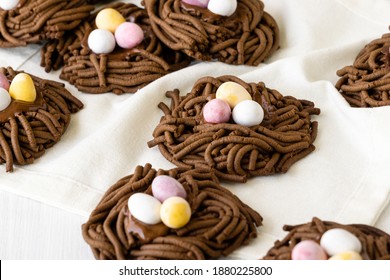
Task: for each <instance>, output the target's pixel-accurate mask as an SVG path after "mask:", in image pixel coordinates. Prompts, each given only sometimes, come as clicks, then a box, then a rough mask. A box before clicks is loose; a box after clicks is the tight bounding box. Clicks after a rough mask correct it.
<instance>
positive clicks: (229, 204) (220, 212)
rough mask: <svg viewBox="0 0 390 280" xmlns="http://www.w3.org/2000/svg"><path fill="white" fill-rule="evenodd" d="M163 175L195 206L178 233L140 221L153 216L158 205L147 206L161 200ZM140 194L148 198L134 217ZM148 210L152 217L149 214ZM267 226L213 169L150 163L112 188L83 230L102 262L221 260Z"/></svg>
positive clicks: (164, 226)
mask: <svg viewBox="0 0 390 280" xmlns="http://www.w3.org/2000/svg"><path fill="white" fill-rule="evenodd" d="M163 175H168V176H170V177H171V178H168V179H171V180H173V179H176V180H177V181H178V182H179V184H181V186H182V188H183V189H184V190H185V193H186V198H185V200H186V201H188V204H189V208H190V218H189V221H188V223H187V224H186V225H184V226H182V227H179V228H176V229H174V228H170V227H168V226H166V225H165V222H164V223H162V222H157V223H155V224H150V223H148V224H147V223H144V222H141V221H140V220H138V219H137V218H135V217H134V216H136V215H135V214H136V213H137V212H138V215H140V213H141V217H142V216H143V215H149V214H150V215H152V214H153V213H152V212H153V210H154V208H155V207H148V206H145V205H146V203H148V202H149V201H150V200H154V199H156V198H154V197H152V195H156V189H155V186H156V185H157V183H156V180H155V179H156V178H158V177H163ZM165 179H166V178H165ZM152 182H153V185H154V186H153V192H152V186H151V185H152ZM160 182H161V181H160ZM165 187H166V186H164V187H163V188H165ZM146 194H147V195H146ZM137 196H138V198H139V197H140V196H141V197H144V196H147V197H148V199H146V200H145V201H142V203H139V205H136V206H135V207H136V208H131V209H133V210H132V213H134V214H131V213H130V212H129V207H128V203H129V204H130V203H131V202H130V200H129V198H130V197H131V199H132V203H133V204H132V205H135V203H134V201H136V197H137ZM170 199H174V200H175V199H177V197H176V198H175V197H173V198H172V197H171V198H167V199H166V200H165V201H164V202H163V203H162V206H161V212H163V208H166V207H165V206H164V205H166V203H167V201H169V200H170ZM183 200H184V199H183ZM140 202H141V201H140ZM137 206H138V207H145V208H147V209H145V210H144V211H143V212H142V211H137V210H140V209H139V208H137ZM130 207H131V206H130ZM157 210H158V209H157ZM175 210H178V208H177V209H175ZM148 211H150V213H146V212H148ZM178 211H180V210H178ZM157 215H159V213H157ZM161 216H163V214H161ZM174 216H176V215H175V214H174ZM163 221H164V220H163ZM261 222H262V218H261V216H260V215H259V214H258V213H257V212H256V211H254V210H253V209H251V208H250V207H248V206H247V205H245V204H244V203H242V202H241V201H240V200H239V199H238V198H237V197H236V196H234V195H233V194H232V193H231V192H230V191H228V190H227V189H225V188H223V187H222V186H220V185H219V182H218V179H217V178H216V177H215V176H214V175H213V174H212V173H210V172H209V171H208V170H202V169H193V170H187V171H185V170H183V169H178V168H176V169H172V170H169V171H163V170H159V171H156V170H154V169H153V168H152V167H151V165H150V164H146V165H145V166H144V167H142V166H138V167H137V168H136V169H135V171H134V174H132V175H129V176H126V177H124V178H122V179H120V180H119V181H118V182H117V183H116V184H114V185H113V186H112V187H110V188H109V189H108V190H107V192H106V193H105V194H104V196H103V198H102V200H101V201H100V202H99V204H98V205H97V207H96V209H95V210H94V211H93V212H92V213H91V215H90V217H89V220H88V221H87V222H86V223H85V224H84V225H83V226H82V232H83V237H84V239H85V241H86V242H87V243H88V244H89V245H90V247H91V249H92V251H93V253H94V255H95V257H96V259H216V258H219V257H220V256H226V255H228V254H230V253H231V252H233V251H234V250H235V249H237V248H239V247H240V246H242V245H245V244H247V243H248V242H249V241H250V240H251V239H252V238H255V237H256V236H257V231H256V226H260V225H261Z"/></svg>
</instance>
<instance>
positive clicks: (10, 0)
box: [0, 0, 19, 11]
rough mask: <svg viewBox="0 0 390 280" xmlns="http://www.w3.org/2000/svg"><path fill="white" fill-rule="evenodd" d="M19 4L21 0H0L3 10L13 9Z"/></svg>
mask: <svg viewBox="0 0 390 280" xmlns="http://www.w3.org/2000/svg"><path fill="white" fill-rule="evenodd" d="M18 4H19V0H0V8H2V9H3V10H6V11H7V10H12V9H14V8H16V7H17V6H18Z"/></svg>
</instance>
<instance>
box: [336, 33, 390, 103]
mask: <svg viewBox="0 0 390 280" xmlns="http://www.w3.org/2000/svg"><path fill="white" fill-rule="evenodd" d="M389 48H390V33H386V34H384V35H383V36H382V37H381V38H380V39H375V40H373V41H372V42H370V43H369V44H367V45H366V46H365V47H364V48H363V50H361V51H360V53H359V54H358V55H357V57H356V59H355V61H354V63H353V65H349V66H345V67H344V68H342V69H340V70H338V71H337V75H338V76H339V77H341V78H340V79H339V80H338V81H337V83H336V85H335V87H336V88H337V90H339V92H340V93H341V95H342V96H343V97H344V98H345V99H346V100H347V102H348V103H349V104H350V105H351V106H352V107H379V106H389V105H390V99H389V94H390V54H389Z"/></svg>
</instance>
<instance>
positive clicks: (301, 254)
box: [291, 240, 328, 260]
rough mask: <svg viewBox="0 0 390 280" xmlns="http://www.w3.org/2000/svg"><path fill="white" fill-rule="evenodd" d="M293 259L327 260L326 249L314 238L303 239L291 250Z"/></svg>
mask: <svg viewBox="0 0 390 280" xmlns="http://www.w3.org/2000/svg"><path fill="white" fill-rule="evenodd" d="M291 259H293V260H326V259H328V256H327V255H326V253H325V251H324V249H322V247H321V246H320V244H318V243H317V242H315V241H313V240H303V241H301V242H299V243H298V244H297V245H295V246H294V248H293V249H292V252H291Z"/></svg>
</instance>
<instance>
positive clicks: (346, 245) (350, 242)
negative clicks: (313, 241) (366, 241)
mask: <svg viewBox="0 0 390 280" xmlns="http://www.w3.org/2000/svg"><path fill="white" fill-rule="evenodd" d="M320 245H321V247H322V248H324V250H325V252H326V253H327V254H328V255H329V256H334V255H337V254H339V253H343V252H350V251H353V252H358V253H360V251H361V250H362V244H361V242H360V240H359V239H358V238H357V237H356V236H355V235H353V234H352V233H351V232H349V231H347V230H345V229H342V228H333V229H330V230H327V231H326V232H325V233H324V234H323V235H322V236H321V240H320Z"/></svg>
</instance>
